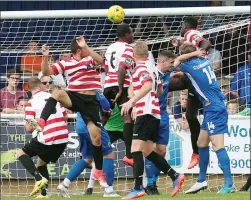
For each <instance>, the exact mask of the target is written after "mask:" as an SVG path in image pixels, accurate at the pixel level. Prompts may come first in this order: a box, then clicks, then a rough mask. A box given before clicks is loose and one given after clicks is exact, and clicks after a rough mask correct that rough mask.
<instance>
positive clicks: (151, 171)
mask: <svg viewBox="0 0 251 200" xmlns="http://www.w3.org/2000/svg"><path fill="white" fill-rule="evenodd" d="M154 167H155V166H154V164H153V163H152V162H151V161H150V160H147V159H145V168H146V177H147V186H151V185H153V184H154V182H153V181H154V180H153V177H154Z"/></svg>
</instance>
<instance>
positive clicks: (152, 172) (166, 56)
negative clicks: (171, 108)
mask: <svg viewBox="0 0 251 200" xmlns="http://www.w3.org/2000/svg"><path fill="white" fill-rule="evenodd" d="M175 58H176V55H175V54H174V53H173V52H172V51H161V52H160V54H159V56H158V63H157V71H158V73H159V77H160V79H161V82H162V85H163V93H162V95H161V96H159V103H160V114H161V120H160V126H159V135H158V136H159V139H158V142H157V143H156V152H157V153H158V154H159V155H161V156H163V157H165V155H166V147H167V144H168V141H169V116H168V113H167V103H168V99H167V94H168V85H169V79H170V75H171V71H172V66H173V64H174V60H175ZM145 169H146V176H147V187H146V192H147V194H148V195H155V194H159V192H158V190H157V186H156V181H157V179H158V176H159V174H160V170H159V169H158V168H157V167H156V166H155V165H154V164H153V163H152V162H150V161H149V160H147V159H146V161H145ZM168 175H169V176H170V178H171V179H172V180H173V183H174V190H179V188H180V187H181V183H182V182H183V181H184V179H185V176H184V175H182V174H178V173H176V172H175V171H174V170H173V169H172V168H171V170H170V173H168Z"/></svg>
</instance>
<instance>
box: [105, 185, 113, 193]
mask: <svg viewBox="0 0 251 200" xmlns="http://www.w3.org/2000/svg"><path fill="white" fill-rule="evenodd" d="M105 192H106V193H112V192H113V186H108V187H106V188H105Z"/></svg>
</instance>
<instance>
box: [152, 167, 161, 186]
mask: <svg viewBox="0 0 251 200" xmlns="http://www.w3.org/2000/svg"><path fill="white" fill-rule="evenodd" d="M153 167H154V169H153V171H154V175H153V178H152V180H153V183H154V184H156V182H157V180H158V177H159V175H160V169H159V168H157V167H156V166H155V165H153Z"/></svg>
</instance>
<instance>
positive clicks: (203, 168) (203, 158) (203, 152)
mask: <svg viewBox="0 0 251 200" xmlns="http://www.w3.org/2000/svg"><path fill="white" fill-rule="evenodd" d="M199 157H200V159H199V167H200V173H199V176H198V179H197V182H199V183H202V182H204V181H205V180H206V174H207V166H208V164H209V147H208V146H207V147H199Z"/></svg>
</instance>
